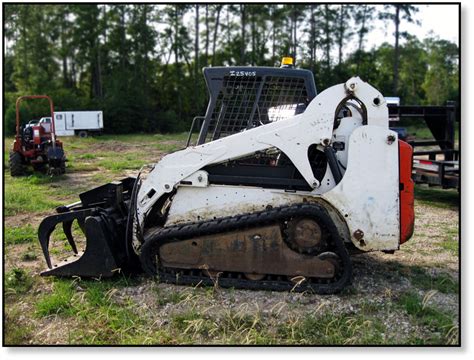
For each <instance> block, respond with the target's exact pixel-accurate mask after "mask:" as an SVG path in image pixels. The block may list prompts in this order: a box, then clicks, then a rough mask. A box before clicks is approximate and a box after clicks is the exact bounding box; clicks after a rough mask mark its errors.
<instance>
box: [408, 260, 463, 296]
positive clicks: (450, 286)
mask: <svg viewBox="0 0 474 360" xmlns="http://www.w3.org/2000/svg"><path fill="white" fill-rule="evenodd" d="M401 272H402V274H404V275H406V276H407V277H408V278H409V280H410V282H411V283H412V284H413V285H414V286H416V287H417V288H420V289H423V290H437V291H439V292H442V293H445V294H457V293H458V291H459V282H458V281H457V280H454V279H453V278H452V277H451V276H450V275H448V274H446V273H439V274H436V275H433V274H430V273H429V272H428V271H427V270H426V269H424V268H422V267H420V266H411V267H409V268H406V269H404V271H403V270H402V271H401Z"/></svg>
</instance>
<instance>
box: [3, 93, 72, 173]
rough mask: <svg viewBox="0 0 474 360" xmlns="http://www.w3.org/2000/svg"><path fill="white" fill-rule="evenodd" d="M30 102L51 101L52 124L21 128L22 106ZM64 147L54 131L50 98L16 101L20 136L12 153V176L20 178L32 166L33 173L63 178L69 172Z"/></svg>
mask: <svg viewBox="0 0 474 360" xmlns="http://www.w3.org/2000/svg"><path fill="white" fill-rule="evenodd" d="M26 99H47V100H48V101H49V107H50V111H51V123H42V124H40V123H35V122H32V121H30V122H29V123H28V124H26V125H23V126H21V125H20V103H21V102H22V101H23V100H26ZM65 163H66V157H65V155H64V150H63V144H62V142H61V141H59V140H57V139H56V133H55V128H54V105H53V101H52V100H51V98H50V97H49V96H46V95H29V96H20V97H19V98H18V99H17V100H16V136H15V141H14V142H13V150H12V151H11V152H10V174H11V176H20V175H23V174H24V173H25V166H26V165H28V164H31V166H32V167H33V170H35V171H41V172H47V173H48V174H51V175H59V174H63V173H64V172H65V170H66V165H65Z"/></svg>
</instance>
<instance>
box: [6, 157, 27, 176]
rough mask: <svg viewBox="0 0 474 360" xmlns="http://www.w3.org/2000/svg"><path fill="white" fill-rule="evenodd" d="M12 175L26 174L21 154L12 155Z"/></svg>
mask: <svg viewBox="0 0 474 360" xmlns="http://www.w3.org/2000/svg"><path fill="white" fill-rule="evenodd" d="M9 163H10V175H11V176H21V175H23V174H24V168H23V159H22V156H21V154H20V153H19V152H16V151H15V152H11V153H10V161H9Z"/></svg>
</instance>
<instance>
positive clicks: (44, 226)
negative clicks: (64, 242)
mask: <svg viewBox="0 0 474 360" xmlns="http://www.w3.org/2000/svg"><path fill="white" fill-rule="evenodd" d="M92 211H93V209H84V210H76V211H73V212H65V213H61V214H57V215H51V216H48V217H46V218H45V219H43V221H42V222H41V224H40V226H39V229H38V240H39V243H40V245H41V249H42V250H43V254H44V258H45V259H46V264H47V265H48V268H50V269H52V264H51V257H50V256H49V239H50V237H51V234H52V232H53V231H54V229H55V228H56V225H57V224H59V223H60V222H62V223H63V229H64V228H65V225H64V223H68V222H70V223H71V224H72V222H73V221H74V219H79V218H81V219H85V218H86V217H87V216H89V215H91V214H92ZM69 231H70V228H69ZM65 233H66V237H67V238H68V241H69V244H71V241H70V239H69V237H68V234H67V232H66V229H65ZM70 236H71V239H72V234H70ZM72 243H73V244H74V240H72ZM71 247H72V248H73V250H75V251H74V252H75V253H76V254H77V248H76V244H74V246H73V245H72V244H71Z"/></svg>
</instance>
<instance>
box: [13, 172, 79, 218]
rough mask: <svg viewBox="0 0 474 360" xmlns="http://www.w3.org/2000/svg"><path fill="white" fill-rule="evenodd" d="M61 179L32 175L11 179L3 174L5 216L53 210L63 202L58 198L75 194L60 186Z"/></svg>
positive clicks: (72, 190) (71, 190)
mask: <svg viewBox="0 0 474 360" xmlns="http://www.w3.org/2000/svg"><path fill="white" fill-rule="evenodd" d="M61 180H62V177H49V176H45V175H41V174H34V175H30V176H24V177H15V178H12V177H11V176H10V175H9V174H5V176H4V181H5V198H4V199H5V208H4V211H5V213H4V214H5V215H6V216H12V215H16V214H19V213H38V212H46V211H51V210H54V208H55V207H57V206H59V205H61V204H62V203H63V202H62V201H61V200H60V199H59V198H60V197H68V196H71V195H72V194H74V193H75V191H74V189H70V188H68V187H63V186H61Z"/></svg>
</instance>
